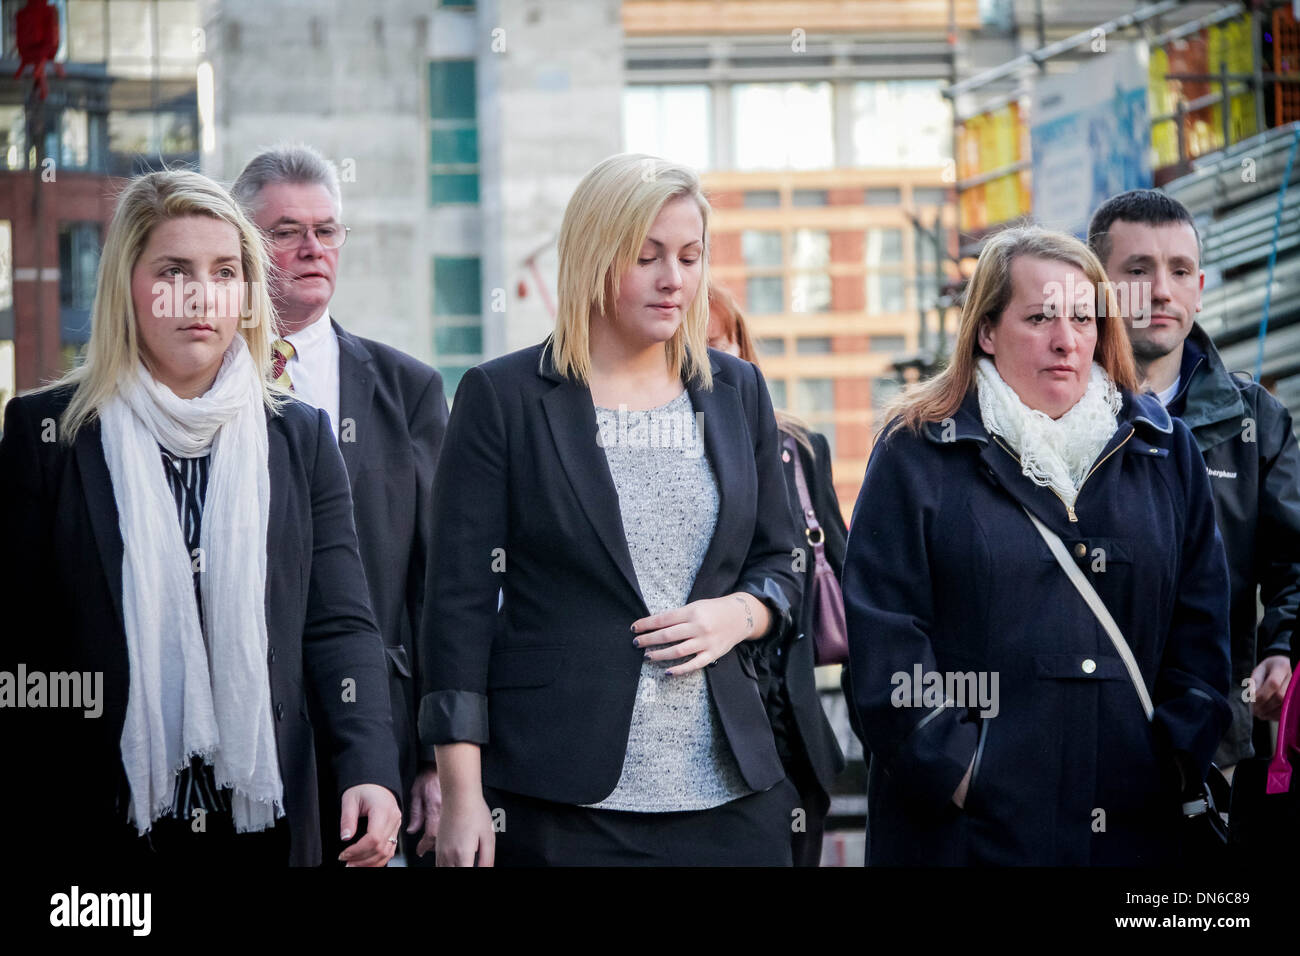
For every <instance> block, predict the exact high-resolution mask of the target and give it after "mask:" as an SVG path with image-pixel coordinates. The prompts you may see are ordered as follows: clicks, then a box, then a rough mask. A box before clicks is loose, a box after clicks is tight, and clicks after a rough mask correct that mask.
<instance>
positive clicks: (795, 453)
mask: <svg viewBox="0 0 1300 956" xmlns="http://www.w3.org/2000/svg"><path fill="white" fill-rule="evenodd" d="M781 445H782V447H784V448H785V449H786V451H788V452H789V453H790V456H791V457H792V458H793V460H794V486H795V490H796V491H797V492H798V493H799V507H800V508H801V509H802V510H803V519H804V524H805V527H804V531H803V533H804V538H806V539H807V541H808V544H810V545H811V546H812V550H813V582H812V588H811V589H810V590H809V592H808V593H807V594H805V595H804V597H803V599H804V600H805V601H811V602H813V617H812V621H813V627H812V630H813V635H812V636H813V658H814V660H815V661H816V665H817V666H818V667H821V666H822V665H824V664H847V663H848V660H849V631H848V626H847V625H846V624H845V622H844V594H843V592H842V591H841V590H840V581H839V578H837V577H836V576H835V569H834V568H832V567H831V564H830V562H829V561H827V560H826V532H825V531H823V530H822V526H821V523H820V522H818V520H817V513H816V512H815V511H813V506H812V497H811V496H810V495H809V494H808V479H807V478H806V477H805V475H804V473H803V462H802V461H800V460H799V448H798V446H797V445H796V444H795V440H794V439H793V438H789V437H787V438H786V439H785V440H784V441H783V442H782V443H781Z"/></svg>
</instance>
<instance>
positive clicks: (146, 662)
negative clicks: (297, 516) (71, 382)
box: [100, 335, 284, 833]
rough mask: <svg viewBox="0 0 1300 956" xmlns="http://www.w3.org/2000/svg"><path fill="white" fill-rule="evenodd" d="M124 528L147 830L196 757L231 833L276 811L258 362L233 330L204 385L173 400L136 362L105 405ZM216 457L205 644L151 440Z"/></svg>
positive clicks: (127, 752)
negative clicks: (221, 793) (223, 801)
mask: <svg viewBox="0 0 1300 956" xmlns="http://www.w3.org/2000/svg"><path fill="white" fill-rule="evenodd" d="M100 421H101V434H102V438H103V444H104V457H105V458H106V460H107V462H108V471H109V474H110V475H111V476H112V481H113V497H114V499H115V500H116V502H117V511H118V524H119V527H120V529H121V533H122V546H123V555H122V612H123V617H124V619H125V625H126V646H127V658H128V661H129V663H130V695H129V697H128V699H127V708H126V722H125V724H124V725H123V727H122V739H121V746H122V764H123V766H124V767H125V769H126V776H127V780H128V781H129V782H130V785H131V809H130V815H131V819H132V821H133V822H134V823H135V826H136V828H137V830H138V831H139V832H140V833H145V832H146V831H147V830H148V829H149V828H150V827H151V826H152V824H153V821H154V820H156V819H158V818H159V817H160V816H161V815H163V813H165V812H167V811H168V810H170V809H171V803H172V795H173V791H174V789H175V781H176V772H177V771H178V770H180V769H182V768H184V767H186V766H188V765H189V762H190V757H191V756H193V755H197V756H199V757H201V758H202V759H203V761H204V762H205V763H208V764H210V765H211V766H212V768H213V775H214V778H215V781H216V784H217V786H218V787H227V788H230V789H231V790H232V791H233V793H232V797H231V809H232V811H233V815H234V823H235V829H236V831H237V832H240V833H244V832H249V831H254V830H264V829H266V828H268V827H270V826H273V825H274V823H275V819H276V817H278V816H284V809H283V804H284V795H283V786H282V784H281V780H280V769H279V763H278V760H277V749H276V743H275V724H274V723H273V721H272V718H271V692H270V686H269V680H268V676H267V668H266V651H267V635H266V605H265V590H266V528H267V515H268V505H269V502H270V478H269V474H268V471H267V437H266V417H265V413H264V411H263V404H262V390H261V384H260V381H259V378H258V374H257V369H256V367H255V365H254V364H253V360H252V357H251V355H250V354H249V351H248V347H247V345H246V344H245V343H244V340H243V338H242V337H240V336H239V335H236V336H235V338H234V340H233V341H232V342H231V345H230V347H229V348H228V349H227V350H226V354H225V355H224V357H223V358H222V362H221V369H220V371H219V372H218V373H217V378H216V381H215V382H214V383H213V385H212V387H211V389H209V390H208V392H207V393H206V394H204V395H202V396H200V397H198V398H193V399H181V398H178V397H177V396H176V395H175V394H174V393H173V392H172V391H171V390H170V389H169V388H167V387H166V386H165V385H162V384H160V383H159V382H157V381H155V380H154V378H153V376H152V375H151V374H150V373H149V372H148V371H147V370H146V369H145V367H144V366H143V365H142V364H139V363H137V366H136V369H135V371H134V373H133V374H129V375H128V376H127V377H126V379H125V380H124V381H123V383H122V384H121V386H120V387H119V389H118V393H117V395H116V396H115V397H114V398H113V399H112V400H111V401H110V402H108V403H107V404H106V405H105V406H104V407H103V409H101V411H100ZM159 445H162V446H163V447H164V448H166V449H167V450H168V451H170V452H171V453H172V454H174V455H178V456H181V457H184V458H195V457H199V456H202V455H204V454H210V456H211V459H210V464H209V478H208V488H207V494H206V498H205V500H204V503H203V518H202V522H201V525H200V530H199V543H200V547H201V550H202V556H201V559H202V561H203V565H202V567H203V570H202V572H201V573H200V583H199V589H200V592H201V594H202V596H203V613H204V622H205V624H206V627H207V634H208V641H207V647H206V648H205V646H204V640H203V634H202V633H201V631H200V629H199V615H198V606H197V605H196V603H195V600H194V579H193V576H192V569H193V565H192V564H191V562H192V561H193V560H195V559H194V558H192V557H191V555H190V554H189V553H188V551H187V548H186V544H185V541H184V537H183V535H182V533H181V527H180V522H179V521H177V520H176V502H175V499H174V498H173V496H172V493H171V491H170V489H169V488H168V486H167V481H166V478H165V477H164V474H163V468H162V464H161V461H160V457H159V453H158V446H159Z"/></svg>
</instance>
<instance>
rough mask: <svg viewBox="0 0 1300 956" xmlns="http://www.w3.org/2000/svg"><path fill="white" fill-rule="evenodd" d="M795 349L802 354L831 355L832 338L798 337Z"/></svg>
mask: <svg viewBox="0 0 1300 956" xmlns="http://www.w3.org/2000/svg"><path fill="white" fill-rule="evenodd" d="M794 350H795V351H796V352H797V353H799V354H800V355H830V354H831V340H830V339H829V338H827V337H820V338H800V339H796V340H795V348H794Z"/></svg>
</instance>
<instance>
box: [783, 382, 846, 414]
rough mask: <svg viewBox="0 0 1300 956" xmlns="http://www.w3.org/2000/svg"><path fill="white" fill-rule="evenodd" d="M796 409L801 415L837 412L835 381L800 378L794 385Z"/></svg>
mask: <svg viewBox="0 0 1300 956" xmlns="http://www.w3.org/2000/svg"><path fill="white" fill-rule="evenodd" d="M794 400H795V407H794V408H793V409H791V410H792V411H793V412H795V413H796V414H800V415H810V416H811V415H817V414H825V413H828V412H833V411H834V410H835V381H834V379H829V378H799V379H795V383H794Z"/></svg>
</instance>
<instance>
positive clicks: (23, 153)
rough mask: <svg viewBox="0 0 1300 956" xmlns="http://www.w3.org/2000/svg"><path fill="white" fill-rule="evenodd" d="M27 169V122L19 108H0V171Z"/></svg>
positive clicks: (21, 109)
mask: <svg viewBox="0 0 1300 956" xmlns="http://www.w3.org/2000/svg"><path fill="white" fill-rule="evenodd" d="M26 167H27V120H26V118H25V117H24V115H23V108H22V107H21V106H0V169H25V168H26Z"/></svg>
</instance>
